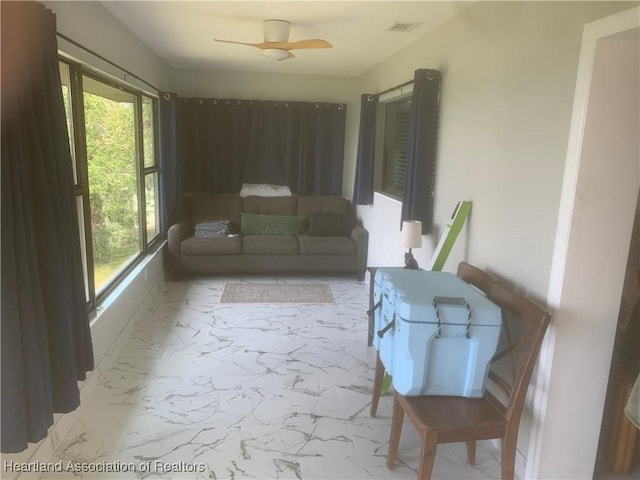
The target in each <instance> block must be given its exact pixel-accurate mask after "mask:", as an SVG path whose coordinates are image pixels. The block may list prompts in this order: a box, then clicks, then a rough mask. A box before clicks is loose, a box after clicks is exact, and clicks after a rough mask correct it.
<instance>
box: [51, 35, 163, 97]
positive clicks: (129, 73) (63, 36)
mask: <svg viewBox="0 0 640 480" xmlns="http://www.w3.org/2000/svg"><path fill="white" fill-rule="evenodd" d="M56 34H57V35H58V36H59V37H60V38H63V39H64V40H66V41H67V42H69V43H71V44H73V45H75V46H76V47H80V48H81V49H83V50H84V51H85V52H89V53H90V54H91V55H93V56H95V57H97V58H99V59H100V60H102V61H104V62H107V63H108V64H109V65H111V66H112V67H116V68H117V69H118V70H120V71H122V72H124V73H126V74H127V75H129V76H131V77H133V78H135V79H136V80H139V81H141V82H142V83H144V84H145V85H148V86H149V87H151V88H153V89H154V90H155V91H156V92H160V89H159V88H158V87H156V86H155V85H152V84H150V83H149V82H147V81H146V80H145V79H143V78H140V77H139V76H138V75H136V74H135V73H132V72H130V71H129V70H127V69H126V68H122V67H121V66H120V65H118V64H116V63H114V62H112V61H111V60H109V59H108V58H105V57H103V56H102V55H100V54H99V53H96V52H94V51H93V50H91V49H89V48H87V47H85V46H84V45H81V44H79V43H78V42H76V41H75V40H72V39H71V38H69V37H67V36H66V35H64V34H62V33H60V32H56Z"/></svg>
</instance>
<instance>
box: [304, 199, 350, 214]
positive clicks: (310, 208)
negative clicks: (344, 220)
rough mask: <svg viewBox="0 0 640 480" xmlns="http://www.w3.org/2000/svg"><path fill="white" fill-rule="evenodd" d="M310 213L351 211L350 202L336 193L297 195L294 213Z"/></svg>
mask: <svg viewBox="0 0 640 480" xmlns="http://www.w3.org/2000/svg"><path fill="white" fill-rule="evenodd" d="M312 213H340V214H343V215H348V214H350V213H351V203H350V202H349V201H348V200H347V199H346V198H344V197H340V196H337V195H302V196H300V197H298V209H297V212H296V215H303V216H304V215H306V216H309V215H310V214H312Z"/></svg>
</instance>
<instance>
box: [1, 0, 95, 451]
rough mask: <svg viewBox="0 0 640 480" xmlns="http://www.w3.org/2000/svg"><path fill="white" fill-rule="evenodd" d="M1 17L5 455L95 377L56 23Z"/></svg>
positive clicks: (30, 11)
mask: <svg viewBox="0 0 640 480" xmlns="http://www.w3.org/2000/svg"><path fill="white" fill-rule="evenodd" d="M0 5H1V9H2V10H1V11H2V74H1V75H2V327H1V336H2V402H1V404H2V408H1V410H2V432H1V433H2V437H1V438H2V441H1V444H2V445H1V449H2V452H5V453H9V452H19V451H22V450H24V449H25V448H26V447H27V443H28V442H37V441H39V440H41V439H42V438H44V437H45V436H46V434H47V429H48V427H49V426H50V425H51V424H52V421H53V413H54V412H60V413H62V412H69V411H71V410H73V409H75V408H76V407H77V406H78V405H79V403H80V400H79V391H78V385H77V381H78V380H83V379H84V378H85V372H86V371H88V370H91V369H92V368H93V351H92V346H91V336H90V330H89V321H88V316H87V306H86V300H85V293H84V280H83V274H82V263H81V262H82V260H81V258H82V257H81V254H80V241H79V233H78V232H79V230H78V220H77V216H76V204H75V197H74V194H73V172H72V164H71V154H70V149H69V142H68V135H67V125H66V117H65V113H64V104H63V99H62V90H61V85H60V76H59V68H58V52H57V40H56V25H55V16H54V15H53V14H52V13H51V12H50V11H49V10H46V9H45V8H44V7H43V6H42V5H40V4H37V3H33V2H15V3H14V2H1V4H0Z"/></svg>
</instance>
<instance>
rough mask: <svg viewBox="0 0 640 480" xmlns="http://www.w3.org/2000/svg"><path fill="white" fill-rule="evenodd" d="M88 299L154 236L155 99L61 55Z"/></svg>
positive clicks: (94, 299)
mask: <svg viewBox="0 0 640 480" xmlns="http://www.w3.org/2000/svg"><path fill="white" fill-rule="evenodd" d="M60 75H61V79H62V90H63V97H64V101H65V109H66V113H67V125H68V127H69V138H70V144H71V150H72V157H73V159H74V179H75V193H76V204H77V210H78V218H79V224H80V232H79V234H80V238H81V245H82V253H83V262H84V273H85V288H86V296H87V301H88V303H89V304H90V305H92V306H95V304H96V302H97V301H99V300H100V299H101V297H102V296H104V295H105V294H106V293H107V292H109V291H110V290H111V289H112V288H113V287H114V286H115V285H116V284H117V282H118V281H119V280H120V279H121V278H122V277H123V276H124V274H125V273H126V272H128V271H129V269H130V268H131V267H132V266H133V265H134V264H135V263H136V261H137V260H138V259H140V258H141V256H142V254H143V253H144V252H145V251H146V250H147V249H148V248H149V246H150V245H151V244H152V243H153V242H154V241H156V240H157V239H158V238H159V233H160V231H159V218H160V213H159V202H158V162H157V158H156V148H155V145H156V133H155V132H156V128H155V125H156V122H157V115H156V109H157V103H156V99H155V98H152V97H150V96H148V95H146V94H144V93H142V92H139V91H136V90H134V89H132V88H129V87H127V86H124V85H120V84H117V83H114V82H113V81H111V80H108V79H106V78H102V77H100V76H98V75H96V74H94V73H91V72H88V71H86V70H85V69H84V68H83V67H82V66H80V65H76V64H73V63H67V62H66V61H61V62H60Z"/></svg>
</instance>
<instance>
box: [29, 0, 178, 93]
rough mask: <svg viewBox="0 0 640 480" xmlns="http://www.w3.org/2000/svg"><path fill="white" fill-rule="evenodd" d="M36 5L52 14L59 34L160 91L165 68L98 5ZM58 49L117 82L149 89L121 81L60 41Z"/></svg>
mask: <svg viewBox="0 0 640 480" xmlns="http://www.w3.org/2000/svg"><path fill="white" fill-rule="evenodd" d="M40 3H42V4H43V5H45V6H46V7H47V8H49V9H50V10H52V11H53V13H55V14H56V22H57V31H58V32H59V33H61V34H63V35H65V36H67V37H69V38H70V39H71V40H73V41H74V42H77V43H79V44H80V45H83V46H84V47H86V48H88V49H90V50H92V51H94V52H96V53H98V54H100V55H102V56H103V57H105V58H107V59H108V60H110V61H111V62H114V63H115V64H117V65H119V66H121V67H122V68H125V69H126V70H129V71H130V72H131V73H133V74H135V75H137V76H139V77H140V78H142V79H143V80H145V81H147V82H149V83H151V84H152V85H154V86H155V87H157V88H160V89H162V88H163V85H162V84H163V81H164V79H165V78H166V77H167V75H168V70H167V69H168V66H167V64H166V63H165V62H164V61H163V60H161V59H160V58H159V57H158V56H156V55H155V53H153V51H152V50H151V49H150V48H149V47H147V46H146V45H145V44H143V43H142V42H141V41H140V40H139V39H138V37H136V36H135V35H134V34H133V33H131V32H130V31H129V30H127V29H126V28H125V27H124V25H122V24H121V23H120V22H119V21H118V20H116V18H115V17H114V16H113V15H112V14H111V12H109V11H108V10H107V9H106V8H104V7H103V6H102V5H101V3H100V2H87V1H78V2H59V1H44V2H40ZM58 48H59V49H61V50H63V51H64V52H65V53H68V54H70V55H72V56H73V57H75V58H77V59H79V60H81V61H86V62H87V63H89V64H90V65H91V66H93V67H96V68H99V69H101V70H102V71H103V72H104V73H108V74H113V75H114V76H115V77H117V78H118V79H120V80H127V81H131V82H132V83H134V84H136V85H137V86H140V87H141V88H145V89H148V88H149V87H148V86H144V85H140V84H138V83H137V82H136V81H135V80H134V79H132V78H128V79H125V78H124V77H123V75H122V73H121V72H120V71H118V70H117V69H114V68H113V67H112V66H110V65H109V64H107V63H105V62H103V61H101V60H99V59H97V58H96V57H94V56H93V55H91V54H90V53H88V52H86V51H84V50H82V49H81V48H78V47H76V46H74V45H73V44H71V43H69V42H67V41H65V40H64V39H59V40H58Z"/></svg>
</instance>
